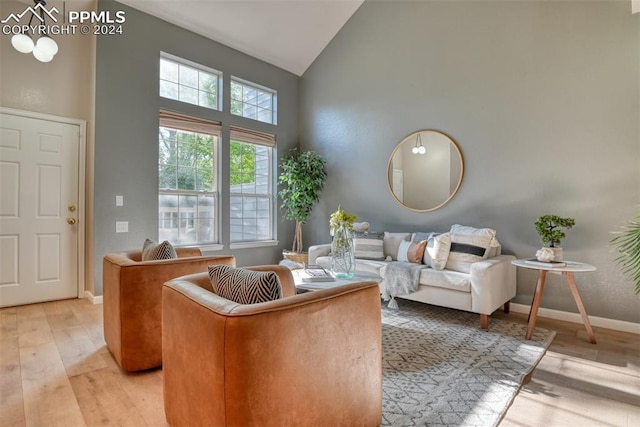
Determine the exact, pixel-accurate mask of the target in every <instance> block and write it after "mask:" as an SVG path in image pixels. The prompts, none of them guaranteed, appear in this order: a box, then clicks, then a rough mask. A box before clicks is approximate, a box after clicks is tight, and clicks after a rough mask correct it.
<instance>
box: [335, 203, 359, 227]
mask: <svg viewBox="0 0 640 427" xmlns="http://www.w3.org/2000/svg"><path fill="white" fill-rule="evenodd" d="M357 219H358V217H357V216H356V215H354V214H349V213H347V212H345V211H344V210H343V209H341V208H340V206H339V205H338V210H337V211H335V212H334V213H332V214H331V217H330V218H329V228H330V229H331V231H332V232H335V231H336V230H337V229H338V227H340V226H343V225H346V226H347V228H348V229H349V230H351V228H353V223H354V222H356V220H357Z"/></svg>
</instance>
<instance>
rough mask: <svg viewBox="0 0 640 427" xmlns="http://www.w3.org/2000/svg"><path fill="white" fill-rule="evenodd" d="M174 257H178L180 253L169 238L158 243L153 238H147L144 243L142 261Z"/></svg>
mask: <svg viewBox="0 0 640 427" xmlns="http://www.w3.org/2000/svg"><path fill="white" fill-rule="evenodd" d="M174 258H178V254H177V253H176V250H175V248H174V247H173V245H172V244H171V243H169V241H167V240H165V241H164V242H162V243H156V242H154V241H153V240H151V239H146V240H145V241H144V244H143V245H142V261H155V260H159V259H174Z"/></svg>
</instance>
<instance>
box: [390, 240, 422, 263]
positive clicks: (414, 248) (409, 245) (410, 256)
mask: <svg viewBox="0 0 640 427" xmlns="http://www.w3.org/2000/svg"><path fill="white" fill-rule="evenodd" d="M426 245H427V241H426V240H422V241H420V242H407V241H405V240H403V241H402V242H400V246H399V247H398V256H397V259H398V261H403V262H413V263H416V264H422V258H423V256H424V248H425V246H426Z"/></svg>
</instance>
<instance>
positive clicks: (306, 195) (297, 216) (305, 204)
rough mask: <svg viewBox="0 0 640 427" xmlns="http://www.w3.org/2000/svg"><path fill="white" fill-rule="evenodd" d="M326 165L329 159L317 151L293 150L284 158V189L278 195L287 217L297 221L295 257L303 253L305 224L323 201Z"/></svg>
mask: <svg viewBox="0 0 640 427" xmlns="http://www.w3.org/2000/svg"><path fill="white" fill-rule="evenodd" d="M325 164H326V160H325V159H324V158H323V157H322V156H321V155H320V154H318V153H316V152H314V151H305V152H299V151H298V150H297V149H293V150H291V151H290V152H289V153H287V154H285V155H284V156H283V157H282V162H281V164H280V167H281V168H282V171H281V172H280V176H279V177H278V182H279V183H280V184H281V185H282V189H281V190H280V191H279V192H278V196H279V197H280V198H281V199H282V205H281V208H282V209H284V210H285V218H286V219H289V220H293V221H295V222H296V230H295V234H294V236H293V244H292V247H291V249H292V251H293V252H294V253H296V254H302V249H303V242H302V225H303V224H305V223H306V222H307V220H308V219H309V215H310V214H311V208H313V205H315V204H316V203H317V202H318V200H319V199H320V192H321V191H322V188H323V187H324V183H325V181H326V178H327V173H326V171H325ZM284 255H285V257H287V252H286V251H285V253H284ZM289 258H292V257H290V256H289ZM294 261H299V259H297V260H296V259H294Z"/></svg>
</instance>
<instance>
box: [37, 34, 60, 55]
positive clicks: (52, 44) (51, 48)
mask: <svg viewBox="0 0 640 427" xmlns="http://www.w3.org/2000/svg"><path fill="white" fill-rule="evenodd" d="M36 47H37V48H38V50H40V51H41V52H43V53H45V54H47V55H49V56H52V57H53V55H55V54H56V53H58V43H56V41H55V40H54V39H52V38H51V37H49V36H42V37H40V38H39V39H38V43H36Z"/></svg>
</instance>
